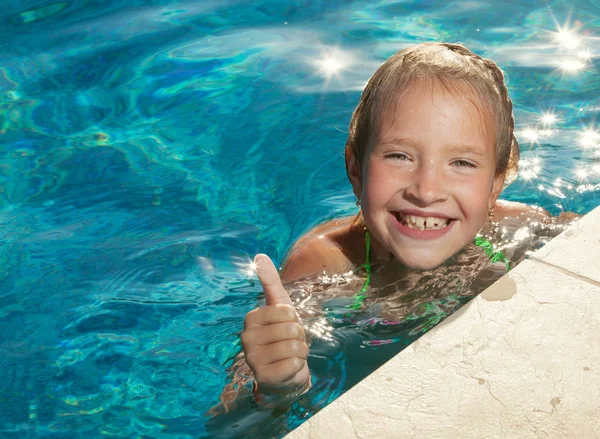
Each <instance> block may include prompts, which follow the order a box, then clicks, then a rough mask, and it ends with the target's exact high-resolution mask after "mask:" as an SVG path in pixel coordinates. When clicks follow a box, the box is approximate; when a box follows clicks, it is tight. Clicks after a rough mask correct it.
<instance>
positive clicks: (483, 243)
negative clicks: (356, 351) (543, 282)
mask: <svg viewBox="0 0 600 439" xmlns="http://www.w3.org/2000/svg"><path fill="white" fill-rule="evenodd" d="M475 245H476V246H478V247H481V248H482V249H483V250H484V251H485V254H486V255H487V256H488V258H490V261H491V262H500V261H501V262H504V264H505V265H506V270H507V271H510V263H509V262H508V259H507V258H506V256H504V254H503V253H502V252H501V251H497V252H495V251H494V246H493V245H492V243H491V242H490V241H488V240H487V239H486V238H484V237H483V236H477V237H476V238H475ZM365 247H366V248H365V255H366V257H365V259H366V260H365V263H364V264H363V265H362V266H361V267H360V268H364V269H365V270H366V271H367V278H366V279H365V283H364V285H363V287H362V289H361V290H360V292H359V293H358V294H357V295H356V296H354V303H353V304H352V305H351V306H350V308H351V309H358V308H360V307H361V305H362V302H363V300H365V297H367V295H366V294H365V293H366V292H367V289H368V288H369V284H370V283H371V236H370V235H369V231H367V233H366V234H365Z"/></svg>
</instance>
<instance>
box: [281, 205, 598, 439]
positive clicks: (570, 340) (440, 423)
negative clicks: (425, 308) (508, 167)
mask: <svg viewBox="0 0 600 439" xmlns="http://www.w3.org/2000/svg"><path fill="white" fill-rule="evenodd" d="M357 437H358V438H371V437H373V438H375V437H378V438H461V439H463V438H478V439H479V438H511V439H512V438H540V437H543V438H567V437H568V438H579V439H581V438H600V207H598V208H596V209H595V210H594V211H592V212H590V213H589V214H587V215H586V216H585V217H583V218H582V219H580V220H579V221H578V222H576V223H575V224H573V225H572V226H571V227H570V228H568V229H567V230H566V231H564V232H563V233H562V234H561V235H559V236H558V237H556V238H554V239H553V240H552V241H551V242H550V243H548V244H547V245H546V246H544V247H543V248H542V249H541V250H539V251H537V252H536V253H534V254H533V255H531V257H530V258H529V259H528V260H526V261H524V262H522V263H521V264H520V265H519V266H517V267H516V268H515V269H514V270H512V271H511V272H510V273H508V274H506V275H505V276H504V277H503V278H501V279H500V280H499V281H498V282H496V283H495V284H494V285H492V286H491V287H490V288H488V289H487V290H485V291H484V292H483V293H481V294H480V295H479V296H478V297H476V298H475V299H473V300H472V301H471V302H469V303H468V304H467V305H465V306H464V307H463V308H462V309H460V310H459V311H458V312H457V313H455V314H454V315H452V316H450V317H449V318H448V319H446V320H445V321H444V322H442V323H441V324H440V325H438V326H437V327H436V328H435V329H433V330H432V331H431V332H429V333H427V334H425V335H423V336H422V337H421V338H420V339H419V340H417V341H416V342H415V343H413V344H412V345H410V346H408V347H407V348H406V349H404V350H403V351H402V352H400V353H399V354H398V355H396V356H395V357H394V358H393V359H391V360H390V361H389V362H387V363H386V364H384V365H383V366H382V367H381V368H379V369H378V370H377V371H375V372H374V373H373V374H371V375H370V376H369V377H367V378H366V379H364V380H363V381H362V382H360V383H359V384H357V385H356V386H355V387H353V388H352V389H350V390H349V391H348V392H346V393H345V394H344V395H342V396H341V397H340V398H338V399H337V400H336V401H334V402H333V403H332V404H330V405H329V406H327V407H326V408H325V409H323V410H321V411H320V412H319V413H318V414H316V415H315V416H313V417H312V418H311V419H310V420H309V421H307V422H305V423H304V424H302V425H301V426H300V427H298V428H297V429H296V430H294V431H293V432H291V433H290V434H288V435H287V436H286V439H300V438H311V439H314V438H335V439H341V438H357Z"/></svg>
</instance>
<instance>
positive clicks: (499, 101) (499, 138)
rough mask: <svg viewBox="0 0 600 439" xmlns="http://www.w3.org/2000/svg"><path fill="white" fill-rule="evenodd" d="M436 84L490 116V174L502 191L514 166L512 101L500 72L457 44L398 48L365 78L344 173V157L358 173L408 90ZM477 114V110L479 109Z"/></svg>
mask: <svg viewBox="0 0 600 439" xmlns="http://www.w3.org/2000/svg"><path fill="white" fill-rule="evenodd" d="M421 81H436V82H437V83H439V84H440V85H442V86H443V87H444V88H445V89H446V90H448V91H449V92H450V93H460V92H461V91H463V92H464V86H467V87H468V88H470V89H471V90H472V91H474V92H475V93H476V94H477V96H478V97H479V99H480V101H481V102H482V103H483V104H484V106H485V107H486V108H485V109H484V110H487V111H485V114H486V115H487V116H488V117H492V119H493V121H494V124H495V127H496V133H495V139H496V145H495V146H496V175H504V182H505V184H504V186H505V187H506V186H508V185H509V184H510V183H512V182H513V181H514V179H515V178H516V175H517V170H518V164H519V156H520V152H519V143H518V142H517V139H516V138H515V135H514V126H515V123H514V118H513V108H512V101H511V100H510V97H509V95H508V89H507V88H506V84H505V81H504V74H503V72H502V70H501V69H500V68H499V67H498V66H497V65H496V63H494V62H493V61H491V60H488V59H484V58H482V57H480V56H479V55H477V54H475V53H473V52H471V51H470V50H469V49H467V48H466V47H465V46H463V45H461V44H451V43H422V44H417V45H415V46H411V47H409V48H406V49H403V50H401V51H399V52H398V53H396V54H395V55H393V56H391V57H390V58H389V59H388V60H387V61H385V62H384V63H383V64H382V65H381V66H380V67H379V68H378V69H377V71H376V72H375V73H374V74H373V76H372V77H371V78H370V79H369V82H368V83H367V85H366V87H365V89H364V90H363V93H362V96H361V98H360V102H359V103H358V106H357V107H356V109H355V110H354V113H353V114H352V119H351V121H350V127H349V130H348V140H347V141H346V150H345V155H346V171H347V172H348V171H349V170H348V164H349V157H350V153H352V154H353V155H354V157H355V158H356V160H357V163H358V166H359V170H360V169H361V168H362V164H363V162H364V159H365V156H366V154H367V153H368V151H369V149H370V148H371V147H372V146H373V144H374V143H375V142H376V140H377V136H378V135H379V133H380V132H381V130H382V123H383V119H384V118H385V115H386V114H389V113H390V112H394V111H395V109H396V106H397V105H399V102H401V100H402V95H403V94H404V93H405V92H406V91H407V90H408V89H409V88H410V86H411V85H414V84H416V83H419V82H421ZM480 111H481V109H480Z"/></svg>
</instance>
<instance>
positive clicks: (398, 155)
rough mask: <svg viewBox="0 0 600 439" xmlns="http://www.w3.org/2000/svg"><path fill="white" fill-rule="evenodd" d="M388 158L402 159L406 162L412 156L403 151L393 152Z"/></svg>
mask: <svg viewBox="0 0 600 439" xmlns="http://www.w3.org/2000/svg"><path fill="white" fill-rule="evenodd" d="M386 158H389V159H394V160H398V161H401V162H405V161H407V160H410V158H409V157H408V156H407V155H406V154H404V153H401V152H393V153H391V154H388V155H386Z"/></svg>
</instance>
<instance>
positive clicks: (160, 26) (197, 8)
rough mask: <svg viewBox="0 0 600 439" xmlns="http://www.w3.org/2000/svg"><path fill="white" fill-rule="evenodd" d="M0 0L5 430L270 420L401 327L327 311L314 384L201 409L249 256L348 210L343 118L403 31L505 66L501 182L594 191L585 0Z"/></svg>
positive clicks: (592, 63)
mask: <svg viewBox="0 0 600 439" xmlns="http://www.w3.org/2000/svg"><path fill="white" fill-rule="evenodd" d="M0 5H1V6H2V8H1V9H0V225H1V229H0V328H1V331H0V437H3V438H4V437H7V438H13V437H14V438H23V437H45V436H48V437H56V438H64V437H100V436H108V437H144V438H193V437H240V436H244V435H245V436H247V437H261V436H263V437H269V436H272V435H282V434H283V433H285V432H286V431H288V430H289V429H290V428H293V427H295V426H297V425H299V423H301V422H303V421H304V420H305V419H307V418H309V417H310V416H311V415H312V414H313V413H314V412H316V410H318V409H319V408H320V407H322V406H324V405H326V404H327V403H329V402H330V401H332V400H333V399H335V398H336V397H337V396H338V395H339V394H341V393H342V392H343V391H345V390H347V388H349V387H350V386H351V385H352V384H353V383H355V382H356V381H357V380H359V379H361V378H362V377H364V376H366V375H367V374H368V373H369V372H371V371H372V370H373V369H374V368H376V367H377V366H378V365H380V364H382V362H383V361H385V360H387V359H388V358H390V357H391V356H392V355H394V354H395V353H397V352H398V351H399V350H401V349H402V347H403V346H405V345H406V344H408V343H409V342H410V341H412V340H413V339H414V337H413V336H408V335H406V334H408V333H409V332H410V331H412V329H411V328H413V329H414V327H416V326H415V325H417V323H415V324H414V325H413V323H410V322H409V323H410V324H408V323H407V324H406V325H408V326H406V325H405V326H406V328H404V327H403V329H402V330H401V331H400V330H398V329H397V328H396V329H394V330H392V329H391V326H393V325H386V322H385V321H383V322H382V321H372V320H369V322H370V323H365V322H366V321H367V320H365V321H363V323H361V324H358V325H354V326H352V325H350V326H352V331H349V330H347V331H343V330H342V329H344V328H345V327H346V326H348V325H346V323H339V322H338V323H336V324H334V325H333V327H336V328H337V329H338V330H336V331H330V332H329V333H328V337H329V338H328V337H322V340H320V341H319V340H317V341H316V342H315V344H314V346H313V350H312V351H311V358H310V360H309V364H310V365H311V368H312V369H313V370H314V371H316V372H315V374H316V375H315V382H316V385H315V390H314V392H313V394H312V395H311V399H310V400H309V402H311V401H312V403H310V404H309V403H306V404H304V405H302V404H298V405H296V406H294V407H293V409H292V410H291V411H290V412H289V413H284V414H280V415H278V416H275V415H273V414H271V413H270V412H268V411H260V410H257V409H255V408H252V407H246V408H241V409H240V410H239V411H236V412H234V413H229V414H224V415H221V416H218V417H216V418H211V417H210V416H208V415H207V412H208V410H209V409H211V407H214V406H215V405H217V404H218V402H219V394H220V393H221V391H222V389H223V387H224V386H225V384H226V383H227V382H228V380H229V378H228V374H229V370H228V368H229V367H230V366H231V365H232V364H233V362H234V356H235V355H236V354H237V353H238V352H239V349H240V347H239V341H238V336H239V333H240V331H241V329H242V327H243V318H244V316H245V314H246V313H247V312H248V311H249V310H251V309H252V308H254V307H255V306H256V304H257V303H259V301H260V300H261V298H262V293H261V289H260V285H258V284H257V281H256V279H255V278H254V276H253V275H252V273H250V272H249V271H248V268H249V262H250V261H251V258H253V256H254V255H255V254H256V253H258V252H262V253H267V254H269V255H270V256H271V257H272V258H273V259H274V260H275V261H276V262H277V263H280V262H281V261H282V259H283V257H284V256H285V253H286V251H287V250H288V249H289V248H290V246H291V244H292V243H293V242H294V240H295V239H297V238H298V236H300V235H301V234H302V233H304V232H306V231H307V230H308V229H309V228H311V227H312V226H314V225H316V224H318V223H319V222H321V221H324V220H327V219H330V218H333V217H337V216H343V215H348V214H354V213H356V206H355V205H354V201H355V199H354V196H353V194H352V191H351V188H350V185H349V184H348V182H347V179H346V174H345V169H344V160H343V148H344V145H345V141H346V133H347V126H348V122H349V120H350V116H351V113H352V111H353V109H354V106H355V105H356V104H357V102H358V99H359V96H360V92H361V90H362V88H363V86H364V84H365V82H366V81H367V79H368V78H369V76H370V75H371V74H372V73H373V72H374V71H375V69H376V68H377V67H378V66H379V65H380V64H381V63H382V62H383V61H384V60H385V59H386V58H387V57H388V56H390V55H392V54H393V53H395V52H396V51H398V50H400V49H402V48H404V47H406V46H407V45H410V44H413V43H416V42H422V41H448V42H462V43H464V44H466V45H467V46H468V47H469V48H471V49H473V50H474V51H476V52H477V53H479V54H481V55H483V56H485V57H489V58H491V59H493V60H495V61H496V62H497V63H498V64H499V65H500V67H501V68H503V69H504V70H505V72H506V73H507V75H508V78H509V89H510V93H511V96H512V98H513V101H514V105H515V117H516V119H515V120H516V126H517V136H518V138H519V140H520V143H521V147H522V157H523V160H522V163H521V172H520V177H519V179H518V180H517V181H516V182H515V183H514V184H513V185H511V186H510V187H509V188H508V189H507V190H506V191H505V192H504V194H503V196H502V197H503V198H505V199H509V200H515V201H522V202H527V203H533V204H537V205H539V206H542V207H544V208H546V209H548V210H549V211H551V212H552V213H553V214H558V213H560V212H561V211H573V212H577V213H582V214H583V213H587V212H589V211H590V210H592V209H593V208H594V207H595V206H597V205H598V204H600V134H599V133H600V130H599V129H598V128H596V126H597V124H598V123H599V121H598V114H599V112H600V97H599V96H600V94H599V91H600V80H599V76H598V61H597V60H598V58H597V57H598V56H599V55H600V3H598V2H597V1H595V0H569V1H549V2H547V3H544V2H540V1H532V0H529V1H518V2H517V1H497V2H492V5H491V6H490V4H489V3H488V2H484V1H482V0H473V1H468V0H461V1H452V0H450V1H447V0H444V1H441V0H429V1H409V0H405V1H391V0H381V1H372V2H364V1H351V0H347V1H339V2H320V1H267V2H254V1H252V2H251V1H227V0H220V1H208V0H207V1H153V0H144V1H141V0H137V1H136V0H133V1H132V0H127V1H125V0H121V1H102V2H101V1H94V0H81V1H65V2H50V1H11V0H3V1H2V2H0ZM432 285H435V284H432ZM448 297H449V296H448ZM452 297H453V298H452V299H449V300H442V301H433V302H431V303H430V304H429V305H427V306H428V307H429V308H427V309H425V310H424V311H423V313H425V316H426V317H427V316H428V317H427V319H428V320H427V322H429V323H427V324H430V326H432V325H434V324H435V323H437V322H438V321H440V318H439V316H440V315H443V316H445V315H447V314H449V313H451V312H452V311H453V310H454V309H455V308H456V306H458V305H460V303H461V302H460V300H459V299H456V298H455V297H454V296H452ZM432 307H433V308H432ZM434 308H435V310H434V311H432V309H434ZM411 325H413V326H411ZM419 325H423V322H420V323H419ZM403 331H404V332H403ZM398 334H400V335H398ZM359 348H360V349H359Z"/></svg>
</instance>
